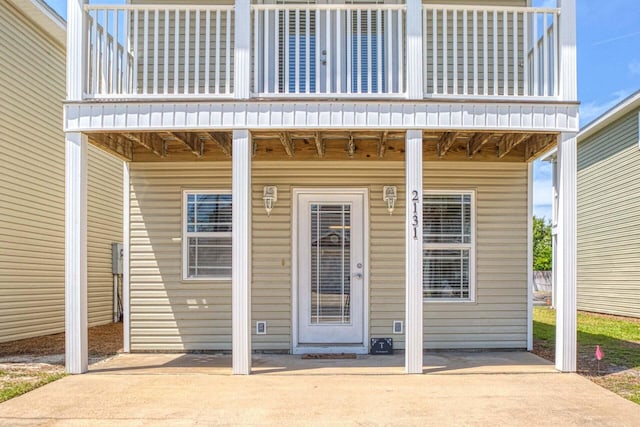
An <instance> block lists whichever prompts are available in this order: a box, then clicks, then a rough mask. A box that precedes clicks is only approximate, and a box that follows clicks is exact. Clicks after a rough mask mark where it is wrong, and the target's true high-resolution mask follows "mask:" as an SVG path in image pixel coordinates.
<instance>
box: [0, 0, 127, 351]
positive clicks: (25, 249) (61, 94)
mask: <svg viewBox="0 0 640 427" xmlns="http://www.w3.org/2000/svg"><path fill="white" fill-rule="evenodd" d="M65 45H66V31H65V23H64V21H63V20H62V19H61V18H60V17H59V16H58V15H56V14H55V12H53V11H52V10H51V9H49V7H48V6H46V5H45V4H44V2H42V1H39V0H4V1H2V2H0V64H2V70H1V71H0V94H1V95H0V98H1V101H0V148H1V149H0V342H6V341H13V340H17V339H21V338H28V337H34V336H39V335H46V334H52V333H57V332H63V331H64V325H65V320H64V319H65V317H64V316H65V310H64V302H65V285H64V283H65V280H64V259H65V258H64V256H65V255H64V254H65V251H64V248H65V239H64V236H65V234H64V233H65V225H64V219H65V144H64V140H65V138H64V131H63V129H62V123H63V107H62V103H63V100H64V98H65V72H66V67H65V58H66V55H65ZM87 156H88V164H89V170H90V172H89V175H88V177H87V179H86V183H87V188H88V193H89V197H88V207H87V210H86V214H87V223H88V231H87V236H88V238H87V242H88V245H87V249H86V253H87V270H88V280H87V282H86V283H87V291H88V292H87V295H88V302H87V305H88V324H89V325H90V326H95V325H101V324H105V323H109V322H111V321H112V318H113V313H112V307H113V291H112V289H113V284H112V283H113V279H112V275H111V242H120V241H122V162H121V161H120V160H118V159H115V158H114V157H113V156H109V155H107V154H106V153H105V152H104V151H102V150H99V149H98V148H96V147H93V146H92V147H90V148H89V149H88V152H87Z"/></svg>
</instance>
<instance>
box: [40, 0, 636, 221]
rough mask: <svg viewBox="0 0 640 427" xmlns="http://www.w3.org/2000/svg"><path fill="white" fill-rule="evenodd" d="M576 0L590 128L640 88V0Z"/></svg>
mask: <svg viewBox="0 0 640 427" xmlns="http://www.w3.org/2000/svg"><path fill="white" fill-rule="evenodd" d="M46 1H47V2H48V3H49V4H50V5H51V6H52V7H53V8H54V9H55V10H56V11H57V12H58V13H59V14H60V15H61V16H63V17H64V16H66V4H67V0H46ZM469 1H470V2H471V3H472V2H473V0H469ZM176 2H180V1H179V0H176ZM443 2H444V1H443ZM576 2H577V8H578V17H577V19H578V96H579V99H580V102H581V103H582V104H581V106H580V123H581V125H583V126H584V125H585V124H587V123H589V122H590V121H592V120H593V119H595V118H597V117H598V116H600V115H601V114H602V113H604V112H605V111H607V110H608V109H609V108H611V107H613V106H614V105H616V104H617V103H618V102H620V101H622V100H623V99H624V98H626V97H627V96H629V95H630V94H632V93H633V92H635V91H636V90H638V89H640V0H606V1H602V0H576ZM91 3H100V4H107V3H124V0H97V1H94V0H91ZM534 5H535V6H549V7H555V5H556V0H534ZM533 200H534V214H535V215H538V216H546V217H547V218H550V217H551V167H550V165H549V164H546V163H542V162H536V163H535V164H534V197H533Z"/></svg>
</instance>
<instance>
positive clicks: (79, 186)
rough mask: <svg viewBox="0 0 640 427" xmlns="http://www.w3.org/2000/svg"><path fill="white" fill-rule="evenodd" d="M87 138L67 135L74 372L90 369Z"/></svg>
mask: <svg viewBox="0 0 640 427" xmlns="http://www.w3.org/2000/svg"><path fill="white" fill-rule="evenodd" d="M87 144H88V142H87V137H86V136H85V135H83V134H81V133H67V134H66V136H65V145H66V150H65V332H66V334H65V354H66V369H67V372H69V373H70V374H81V373H83V372H87V367H88V332H87Z"/></svg>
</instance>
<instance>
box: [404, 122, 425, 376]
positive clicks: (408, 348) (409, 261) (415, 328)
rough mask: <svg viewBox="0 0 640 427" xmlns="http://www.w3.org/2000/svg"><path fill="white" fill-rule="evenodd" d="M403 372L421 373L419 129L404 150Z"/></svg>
mask: <svg viewBox="0 0 640 427" xmlns="http://www.w3.org/2000/svg"><path fill="white" fill-rule="evenodd" d="M405 153H406V154H405V180H406V188H407V191H406V197H407V202H406V212H405V214H406V222H405V224H406V225H405V227H406V228H405V251H406V253H405V257H406V265H405V269H406V270H405V292H406V295H405V310H406V314H405V316H406V319H405V322H406V323H405V325H406V338H405V340H406V342H405V371H406V372H407V373H408V374H421V373H422V352H423V346H422V339H423V329H422V328H423V319H422V313H423V289H422V281H423V280H422V258H423V254H422V131H421V130H415V129H410V130H407V136H406V151H405Z"/></svg>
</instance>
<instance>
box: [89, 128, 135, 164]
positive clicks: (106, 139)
mask: <svg viewBox="0 0 640 427" xmlns="http://www.w3.org/2000/svg"><path fill="white" fill-rule="evenodd" d="M89 139H91V140H92V141H93V142H94V144H95V145H96V146H97V147H98V148H101V149H102V150H104V151H107V152H108V153H110V154H112V155H114V156H115V157H117V158H119V159H120V160H124V161H125V162H131V161H133V142H132V141H131V140H129V139H127V138H125V137H123V136H122V135H118V134H91V135H89Z"/></svg>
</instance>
